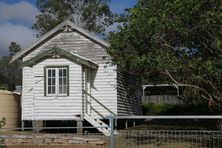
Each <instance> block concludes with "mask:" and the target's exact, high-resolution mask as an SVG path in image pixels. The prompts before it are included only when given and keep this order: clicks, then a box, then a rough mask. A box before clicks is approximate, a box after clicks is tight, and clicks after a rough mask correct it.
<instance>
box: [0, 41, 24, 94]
mask: <svg viewBox="0 0 222 148" xmlns="http://www.w3.org/2000/svg"><path fill="white" fill-rule="evenodd" d="M20 50H21V47H20V45H19V44H17V43H16V42H11V44H10V46H9V51H10V54H9V56H4V57H2V58H1V59H0V69H1V71H0V89H7V90H10V91H13V90H15V86H16V85H21V79H22V72H21V69H20V68H19V66H20V62H19V61H16V62H13V63H11V64H9V62H10V60H11V58H12V56H14V55H15V54H16V53H17V52H19V51H20Z"/></svg>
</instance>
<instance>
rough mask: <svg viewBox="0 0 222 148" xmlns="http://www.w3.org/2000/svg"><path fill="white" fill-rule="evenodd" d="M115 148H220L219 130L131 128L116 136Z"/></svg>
mask: <svg viewBox="0 0 222 148" xmlns="http://www.w3.org/2000/svg"><path fill="white" fill-rule="evenodd" d="M115 147H117V148H124V147H127V148H147V147H148V148H220V147H222V132H221V131H193V130H188V131H187V130H186V131H175V130H145V131H144V130H132V131H124V132H122V133H121V134H120V135H118V136H117V137H116V146H115Z"/></svg>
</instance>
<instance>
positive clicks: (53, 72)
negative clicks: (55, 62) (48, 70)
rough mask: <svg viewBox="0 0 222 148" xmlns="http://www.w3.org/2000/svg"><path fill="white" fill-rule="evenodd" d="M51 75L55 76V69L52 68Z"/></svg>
mask: <svg viewBox="0 0 222 148" xmlns="http://www.w3.org/2000/svg"><path fill="white" fill-rule="evenodd" d="M52 77H55V69H53V70H52Z"/></svg>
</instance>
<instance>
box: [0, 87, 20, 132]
mask: <svg viewBox="0 0 222 148" xmlns="http://www.w3.org/2000/svg"><path fill="white" fill-rule="evenodd" d="M2 117H5V118H6V124H5V125H4V127H3V128H17V127H19V126H20V121H21V118H20V117H21V108H20V94H16V93H12V92H10V91H4V90H0V119H2Z"/></svg>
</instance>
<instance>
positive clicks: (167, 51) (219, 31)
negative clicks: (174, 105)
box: [108, 0, 222, 112]
mask: <svg viewBox="0 0 222 148" xmlns="http://www.w3.org/2000/svg"><path fill="white" fill-rule="evenodd" d="M119 22H121V23H122V25H121V26H119V30H118V31H117V32H112V33H111V34H110V42H111V47H110V49H109V50H108V52H109V53H110V55H111V56H112V58H113V61H114V63H115V64H118V65H119V66H120V67H121V68H122V69H123V70H125V71H127V72H130V73H132V74H137V75H140V76H142V78H143V80H145V82H148V83H176V84H178V85H179V86H180V87H181V89H182V90H183V93H184V94H185V95H186V96H188V94H189V95H190V94H192V98H195V99H196V100H195V99H194V100H195V101H200V100H207V101H209V100H210V101H209V104H210V105H211V106H215V105H219V106H221V103H220V102H221V101H222V83H221V82H222V2H221V1H218V0H148V1H147V0H140V1H139V2H138V4H137V5H136V6H135V7H134V8H132V9H130V10H129V11H128V14H127V15H123V16H122V17H121V18H119ZM183 99H185V98H183ZM213 100H214V101H213ZM189 101H190V100H189ZM219 108H221V107H216V108H214V109H216V112H221V111H220V109H219ZM217 109H219V110H217Z"/></svg>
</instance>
